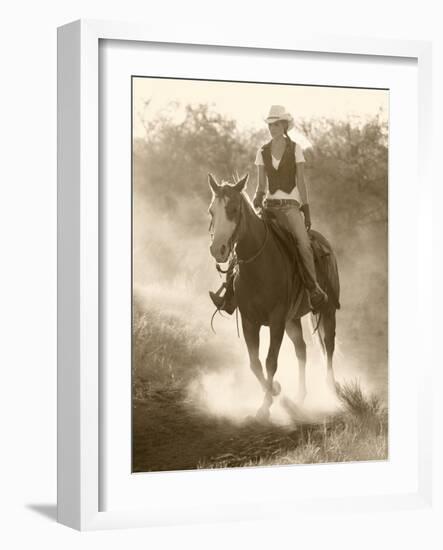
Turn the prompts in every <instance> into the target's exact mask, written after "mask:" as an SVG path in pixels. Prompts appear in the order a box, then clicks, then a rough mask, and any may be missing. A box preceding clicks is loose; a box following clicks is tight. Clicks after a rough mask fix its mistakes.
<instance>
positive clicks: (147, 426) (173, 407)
mask: <svg viewBox="0 0 443 550" xmlns="http://www.w3.org/2000/svg"><path fill="white" fill-rule="evenodd" d="M311 427H312V426H311ZM308 428H309V427H308V426H302V427H300V426H298V427H297V428H296V427H284V426H279V425H274V424H271V423H268V424H261V423H258V422H257V421H256V420H255V419H254V418H249V419H245V421H244V422H243V423H241V424H234V423H233V422H231V421H230V420H227V419H223V418H218V417H215V416H208V415H207V414H204V413H203V411H202V410H200V409H199V407H198V405H197V404H196V403H194V402H192V401H190V400H189V399H186V397H185V394H184V393H183V392H181V391H179V390H176V391H171V390H167V391H156V392H152V393H151V394H150V395H149V396H148V397H146V398H145V399H143V400H137V401H135V402H134V406H133V442H134V448H133V471H134V472H149V471H171V470H190V469H195V468H197V467H198V466H199V465H200V466H202V465H204V466H205V467H210V466H211V465H215V464H216V463H218V464H220V463H223V464H226V466H239V465H241V464H244V463H245V462H248V461H250V460H256V459H259V458H260V457H263V456H267V457H269V456H272V455H273V454H277V453H279V452H281V451H282V450H286V449H287V450H289V449H293V448H295V447H296V446H297V445H298V444H299V442H300V440H301V439H303V438H304V434H305V430H306V429H308Z"/></svg>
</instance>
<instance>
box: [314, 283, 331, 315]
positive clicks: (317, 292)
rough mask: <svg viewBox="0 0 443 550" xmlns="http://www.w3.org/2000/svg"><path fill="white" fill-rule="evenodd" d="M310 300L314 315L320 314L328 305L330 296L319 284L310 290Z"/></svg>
mask: <svg viewBox="0 0 443 550" xmlns="http://www.w3.org/2000/svg"><path fill="white" fill-rule="evenodd" d="M309 299H310V301H311V306H312V311H313V313H318V312H319V311H320V310H321V308H322V307H323V306H324V305H325V304H326V303H327V301H328V295H327V294H326V292H325V291H324V290H323V289H322V288H321V287H320V286H319V284H318V283H317V284H316V286H315V287H313V288H311V289H310V290H309Z"/></svg>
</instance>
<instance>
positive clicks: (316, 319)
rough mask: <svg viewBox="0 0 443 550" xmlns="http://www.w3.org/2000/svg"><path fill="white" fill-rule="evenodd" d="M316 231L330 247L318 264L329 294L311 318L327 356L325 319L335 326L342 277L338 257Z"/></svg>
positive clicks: (324, 243) (322, 283)
mask: <svg viewBox="0 0 443 550" xmlns="http://www.w3.org/2000/svg"><path fill="white" fill-rule="evenodd" d="M315 233H316V236H317V239H318V240H320V239H321V243H322V244H323V246H325V247H326V246H327V247H328V248H329V251H328V253H327V254H325V255H323V256H322V257H321V258H319V261H318V264H317V269H318V272H317V274H318V276H319V283H320V285H321V286H322V287H323V289H324V290H325V291H326V294H327V295H328V302H327V304H326V305H325V307H324V308H323V309H322V311H320V312H319V313H317V314H314V313H312V312H311V315H310V320H311V324H312V332H313V335H314V338H316V339H317V341H318V343H319V345H320V348H321V350H322V352H323V355H325V356H326V344H325V334H326V330H325V321H326V322H327V323H328V324H329V323H330V322H331V321H332V322H333V323H334V326H335V311H336V310H337V309H340V279H339V274H338V265H337V259H336V257H335V254H334V251H333V250H332V247H331V245H330V244H329V243H328V241H327V240H326V239H325V238H324V237H323V235H321V234H319V233H317V232H315ZM334 333H335V329H334Z"/></svg>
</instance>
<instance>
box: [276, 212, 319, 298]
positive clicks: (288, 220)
mask: <svg viewBox="0 0 443 550" xmlns="http://www.w3.org/2000/svg"><path fill="white" fill-rule="evenodd" d="M266 210H269V212H272V213H273V214H274V215H275V217H276V219H277V222H278V223H279V224H280V225H282V226H283V227H286V228H287V229H288V230H289V231H290V232H291V233H292V234H293V235H294V236H295V239H296V242H297V248H298V251H299V253H300V257H301V260H302V262H303V264H304V267H305V275H307V276H308V278H309V280H306V285H307V287H308V289H309V290H313V289H314V288H316V287H317V286H318V284H317V277H316V274H315V264H314V254H313V252H312V247H311V241H310V239H309V235H308V232H307V230H306V226H305V221H304V219H303V214H302V212H301V211H300V208H299V207H298V206H297V205H284V206H267V207H266Z"/></svg>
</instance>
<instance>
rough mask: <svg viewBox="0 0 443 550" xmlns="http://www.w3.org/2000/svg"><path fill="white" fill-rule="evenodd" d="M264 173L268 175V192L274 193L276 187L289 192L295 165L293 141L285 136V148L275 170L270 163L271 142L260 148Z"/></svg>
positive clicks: (295, 168) (291, 187) (292, 183)
mask: <svg viewBox="0 0 443 550" xmlns="http://www.w3.org/2000/svg"><path fill="white" fill-rule="evenodd" d="M261 152H262V155H263V162H264V165H265V171H266V175H267V176H268V184H269V192H270V193H272V194H273V193H275V192H276V191H277V190H278V189H280V190H281V191H284V192H285V193H290V192H291V191H292V190H293V189H294V187H295V175H296V173H297V166H296V163H295V142H293V141H292V140H291V139H290V138H289V137H288V138H286V149H285V150H284V152H283V156H282V158H281V159H280V164H279V165H278V168H277V170H276V169H275V168H274V166H273V165H272V154H271V142H268V143H266V144H265V145H263V147H262V149H261Z"/></svg>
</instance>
